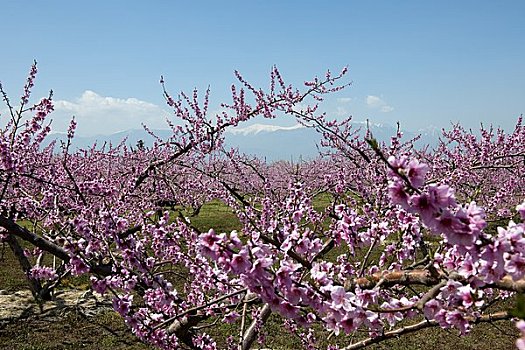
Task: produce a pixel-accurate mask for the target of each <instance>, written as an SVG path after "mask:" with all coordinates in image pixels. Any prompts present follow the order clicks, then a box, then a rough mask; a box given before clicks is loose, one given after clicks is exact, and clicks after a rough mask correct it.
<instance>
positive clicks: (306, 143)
mask: <svg viewBox="0 0 525 350" xmlns="http://www.w3.org/2000/svg"><path fill="white" fill-rule="evenodd" d="M355 128H361V133H362V134H363V135H364V133H365V131H366V129H365V128H364V127H363V124H361V123H355ZM371 131H372V134H373V135H374V137H375V138H376V139H377V140H378V141H380V142H381V141H385V142H389V140H390V137H391V136H392V135H395V133H396V128H395V127H393V126H390V125H372V126H371ZM153 132H154V133H155V134H156V135H157V136H159V137H160V138H162V139H166V138H167V137H169V135H170V134H171V132H170V130H164V129H158V130H153ZM418 134H421V135H422V137H421V140H419V141H418V143H417V144H418V145H419V146H423V145H425V144H430V145H431V146H433V145H436V144H437V140H438V139H437V134H436V132H435V130H433V129H429V130H421V131H419V132H411V131H403V135H404V139H405V140H409V139H411V138H413V137H415V136H417V135H418ZM225 137H226V146H227V147H234V148H239V149H240V150H241V151H242V152H244V153H246V154H250V155H255V156H258V157H262V158H266V159H267V160H268V161H277V160H298V159H311V158H313V157H315V156H316V155H317V154H318V147H320V141H321V135H320V134H319V133H317V132H316V131H315V130H314V129H311V128H306V127H303V126H301V125H299V124H297V125H293V126H289V127H283V126H277V125H270V124H253V125H250V126H247V127H243V128H236V129H232V130H228V131H227V132H226V134H225ZM65 138H66V135H65V134H63V133H56V134H52V135H51V136H50V140H51V139H56V140H59V141H60V140H62V141H63V140H65ZM124 139H125V142H126V144H127V145H130V146H133V147H135V146H136V145H137V142H138V141H139V140H142V141H143V142H144V144H145V145H146V146H151V145H152V144H153V142H154V139H153V137H152V136H151V135H149V134H148V133H147V132H146V131H145V130H142V129H132V130H125V131H121V132H117V133H113V134H110V135H95V136H89V137H86V136H78V137H77V136H76V137H75V138H74V139H73V147H76V148H87V147H90V146H92V145H93V144H94V143H95V142H96V143H97V145H98V146H102V145H103V144H104V143H108V144H109V143H111V144H113V145H117V144H119V143H120V142H122V140H124Z"/></svg>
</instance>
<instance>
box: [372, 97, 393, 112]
mask: <svg viewBox="0 0 525 350" xmlns="http://www.w3.org/2000/svg"><path fill="white" fill-rule="evenodd" d="M366 104H367V105H368V107H370V108H373V109H378V110H380V111H381V112H383V113H388V112H392V111H393V110H394V107H392V106H389V105H388V104H387V103H386V102H385V101H383V100H382V99H381V98H380V97H378V96H374V95H368V96H367V97H366Z"/></svg>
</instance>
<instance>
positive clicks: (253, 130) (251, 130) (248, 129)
mask: <svg viewBox="0 0 525 350" xmlns="http://www.w3.org/2000/svg"><path fill="white" fill-rule="evenodd" d="M304 127H305V126H304V125H301V124H295V125H292V126H279V125H271V124H253V125H250V126H245V127H242V128H239V127H237V128H234V129H230V130H228V132H230V133H232V134H234V135H237V134H242V135H257V134H258V133H260V132H274V131H279V130H296V129H301V128H304Z"/></svg>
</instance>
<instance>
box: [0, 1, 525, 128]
mask: <svg viewBox="0 0 525 350" xmlns="http://www.w3.org/2000/svg"><path fill="white" fill-rule="evenodd" d="M524 15H525V1H483V0H477V1H470V0H465V1H391V0H384V1H373V0H372V1H308V0H302V1H282V0H281V1H274V0H266V1H130V0H128V1H116V0H112V1H99V0H92V1H89V2H88V1H54V0H49V1H31V2H28V1H16V0H13V1H9V0H1V1H0V29H1V31H2V42H1V46H2V49H1V50H0V81H2V83H3V84H4V87H5V88H6V89H7V90H8V92H9V93H10V95H11V96H12V99H15V98H17V97H18V96H19V95H20V92H21V90H22V87H23V84H24V80H25V77H26V74H27V71H28V69H29V66H30V64H31V62H32V60H33V59H36V60H38V62H39V69H40V74H39V76H38V79H37V88H36V89H35V94H36V95H35V96H37V95H38V96H41V95H43V94H45V92H46V91H47V90H48V89H53V90H54V92H55V100H56V101H57V113H56V114H55V116H54V124H55V128H56V129H57V130H60V129H63V128H65V125H66V121H67V119H68V118H70V117H71V115H73V114H75V115H76V116H77V119H78V122H79V131H80V132H82V133H84V134H93V133H108V132H113V131H116V130H121V129H126V128H137V127H140V122H141V121H143V122H146V123H147V124H149V125H152V126H153V127H161V126H162V125H163V121H162V120H163V119H162V117H159V116H160V115H163V114H164V113H169V109H168V108H167V107H165V104H164V100H163V97H162V90H161V87H160V85H159V83H158V81H159V76H160V75H161V74H162V75H164V77H165V79H166V81H167V85H168V88H169V90H170V91H172V92H173V93H174V94H176V93H177V92H178V91H179V90H184V91H189V90H191V89H193V88H194V87H197V88H199V89H202V90H204V89H205V88H206V87H207V86H208V85H210V86H211V90H212V97H213V101H216V102H220V101H223V100H227V99H228V92H229V86H230V85H231V83H232V82H234V77H233V71H234V70H235V69H238V70H240V71H241V72H242V73H243V75H244V76H245V77H246V78H247V79H248V80H251V81H253V82H255V83H256V84H259V85H263V86H267V77H268V72H269V70H270V68H271V66H272V65H274V64H275V65H277V66H278V67H279V69H280V70H281V72H282V74H283V75H284V77H285V78H286V79H287V80H288V81H290V82H293V83H302V82H303V81H304V80H307V79H310V78H311V77H312V76H314V75H322V74H323V73H324V71H325V70H326V69H331V70H333V71H339V70H340V69H341V68H342V67H343V66H346V65H347V66H348V67H349V79H350V80H352V81H353V85H352V86H351V87H350V88H348V89H347V90H345V91H344V92H342V93H341V94H339V95H337V96H336V97H337V98H333V99H331V100H330V101H327V103H326V106H325V109H326V110H327V111H328V112H329V113H330V115H333V117H334V118H336V117H337V118H341V117H342V116H343V115H350V114H351V115H353V117H354V119H356V120H358V121H360V120H365V119H367V118H369V119H371V120H372V121H373V122H379V123H389V124H392V125H393V124H395V123H396V122H397V121H399V122H401V125H402V127H404V128H406V129H409V130H418V129H420V128H425V127H428V126H431V125H432V126H437V127H448V126H449V125H450V123H451V121H460V122H462V123H463V124H465V125H466V126H467V127H477V125H479V123H480V122H483V123H485V124H490V123H493V124H496V125H501V126H502V127H504V128H506V129H508V130H510V129H511V128H512V127H513V126H514V124H515V121H516V119H517V117H518V116H519V115H520V114H522V113H525V21H524V20H523V18H524ZM0 110H1V108H0ZM278 123H282V124H283V125H284V124H286V125H293V124H294V122H293V121H278Z"/></svg>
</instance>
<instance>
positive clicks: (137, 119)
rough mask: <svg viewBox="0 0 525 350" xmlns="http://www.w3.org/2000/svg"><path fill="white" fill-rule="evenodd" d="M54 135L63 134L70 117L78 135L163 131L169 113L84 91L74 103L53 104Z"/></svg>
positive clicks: (150, 104) (131, 99)
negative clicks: (73, 119)
mask: <svg viewBox="0 0 525 350" xmlns="http://www.w3.org/2000/svg"><path fill="white" fill-rule="evenodd" d="M54 105H55V112H53V113H52V114H51V115H50V117H51V118H52V119H53V125H52V129H53V131H55V132H57V131H65V130H67V127H68V125H69V121H70V120H71V117H72V116H75V119H76V121H77V125H78V127H77V130H78V133H79V134H81V135H96V134H111V133H115V132H117V131H121V130H127V129H138V128H141V127H142V126H141V125H142V124H145V125H147V126H148V127H150V128H166V127H167V124H166V122H165V120H166V117H168V116H169V115H170V113H169V112H168V111H167V110H165V109H163V108H161V107H159V106H157V105H155V104H153V103H149V102H146V101H141V100H139V99H136V98H126V99H122V98H115V97H105V96H101V95H99V94H97V93H96V92H94V91H90V90H86V91H84V93H83V94H82V96H80V97H79V98H77V99H75V100H74V101H65V100H58V101H55V102H54Z"/></svg>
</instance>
